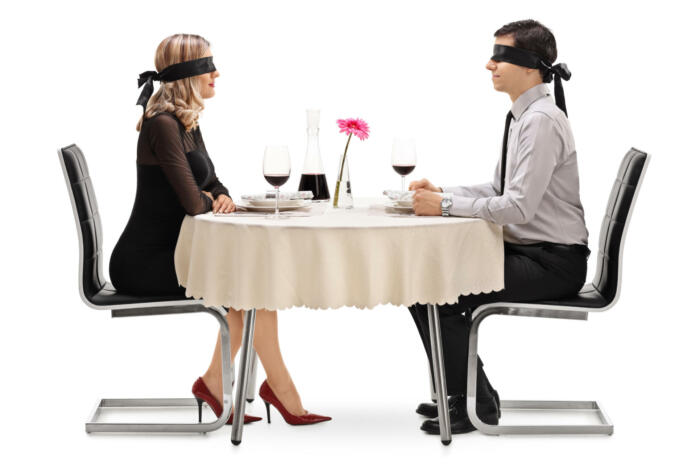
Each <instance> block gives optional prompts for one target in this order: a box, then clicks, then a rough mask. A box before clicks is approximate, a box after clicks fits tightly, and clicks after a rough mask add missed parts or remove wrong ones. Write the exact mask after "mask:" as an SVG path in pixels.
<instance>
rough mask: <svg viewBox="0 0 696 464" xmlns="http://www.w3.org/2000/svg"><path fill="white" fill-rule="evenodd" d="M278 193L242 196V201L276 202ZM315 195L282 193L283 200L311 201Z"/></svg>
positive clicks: (273, 191) (303, 192)
mask: <svg viewBox="0 0 696 464" xmlns="http://www.w3.org/2000/svg"><path fill="white" fill-rule="evenodd" d="M275 197H276V191H275V190H268V191H267V192H266V193H255V194H250V195H242V200H275ZM313 197H314V194H313V193H312V192H311V191H310V190H302V191H300V192H280V196H279V198H280V199H281V200H311V199H312V198H313Z"/></svg>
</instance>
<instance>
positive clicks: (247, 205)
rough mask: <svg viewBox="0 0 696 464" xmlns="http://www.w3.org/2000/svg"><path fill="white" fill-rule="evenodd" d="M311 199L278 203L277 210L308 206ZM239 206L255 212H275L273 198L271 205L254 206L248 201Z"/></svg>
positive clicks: (291, 209)
mask: <svg viewBox="0 0 696 464" xmlns="http://www.w3.org/2000/svg"><path fill="white" fill-rule="evenodd" d="M311 204H312V201H311V200H303V201H302V203H300V204H296V205H285V206H281V205H278V211H294V210H296V209H300V208H306V207H308V206H311ZM239 206H240V207H241V208H244V209H245V210H246V211H255V212H260V213H274V212H275V200H273V205H272V206H256V205H252V204H250V203H246V202H244V203H241V204H240V205H239Z"/></svg>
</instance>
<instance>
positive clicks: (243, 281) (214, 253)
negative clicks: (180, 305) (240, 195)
mask: <svg viewBox="0 0 696 464" xmlns="http://www.w3.org/2000/svg"><path fill="white" fill-rule="evenodd" d="M389 211H391V212H393V211H394V210H391V209H389V208H386V209H385V207H384V201H382V200H379V199H357V200H356V207H355V208H353V209H349V210H344V209H334V208H332V207H331V205H328V204H326V203H316V204H314V205H313V206H312V208H311V209H309V211H307V210H305V211H304V212H301V210H298V212H294V213H290V214H288V216H289V217H287V218H282V219H269V218H267V217H265V215H262V214H252V213H239V214H233V215H224V216H223V215H219V216H218V215H213V214H212V213H208V214H202V215H198V216H195V217H192V216H187V217H185V218H184V221H183V223H182V225H181V231H180V233H179V240H178V242H177V247H176V252H175V256H174V261H175V266H176V273H177V277H178V280H179V284H180V285H182V286H183V287H186V296H188V297H194V298H200V299H203V301H204V304H205V305H206V306H225V307H229V308H234V309H237V310H246V311H247V314H246V317H245V318H244V319H245V323H244V330H243V337H242V347H241V359H240V364H241V368H240V369H239V374H238V377H239V378H238V382H237V392H236V397H235V410H236V413H235V415H234V421H233V422H234V423H233V426H232V442H233V443H235V444H239V443H240V442H241V436H242V422H241V418H242V417H244V401H243V399H244V398H246V385H247V382H246V379H247V377H248V375H249V371H250V362H249V359H250V351H251V346H252V337H251V334H253V333H254V332H253V327H254V321H255V314H256V309H257V308H258V309H268V310H279V309H286V308H292V307H301V306H305V307H308V308H314V309H328V308H340V307H344V306H355V307H358V308H372V307H374V306H377V305H380V304H393V305H404V306H410V305H413V304H415V303H424V304H427V305H428V319H429V325H430V332H431V334H432V337H431V343H432V352H433V360H432V362H433V366H432V369H433V370H432V372H433V376H434V379H435V382H434V384H435V385H434V387H435V391H436V394H437V398H438V408H439V417H441V418H443V420H442V421H441V427H440V431H441V439H442V442H443V443H445V444H448V443H449V442H450V441H451V434H450V427H449V414H445V411H444V410H443V409H444V406H443V405H445V404H447V403H446V398H447V392H446V384H445V372H444V367H443V362H442V345H441V336H440V323H439V317H438V313H437V305H438V304H445V303H454V302H456V301H457V299H458V297H459V295H462V294H469V293H480V292H491V291H497V290H501V289H502V288H503V284H504V279H503V260H504V253H503V233H502V227H500V226H497V225H494V224H491V223H489V222H487V221H484V220H481V219H474V218H455V217H424V216H414V215H408V214H389V213H388V212H389ZM238 419H239V420H238Z"/></svg>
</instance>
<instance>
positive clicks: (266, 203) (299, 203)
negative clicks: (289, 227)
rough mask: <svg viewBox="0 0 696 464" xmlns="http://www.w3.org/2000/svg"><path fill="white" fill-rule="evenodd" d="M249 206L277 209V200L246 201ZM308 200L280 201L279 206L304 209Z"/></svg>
mask: <svg viewBox="0 0 696 464" xmlns="http://www.w3.org/2000/svg"><path fill="white" fill-rule="evenodd" d="M245 201H246V202H247V203H248V204H249V205H251V206H258V207H269V208H273V209H275V204H276V201H275V198H273V199H268V198H266V199H258V200H256V199H255V200H252V199H249V200H245ZM307 201H308V200H278V206H279V207H283V208H285V207H288V206H296V207H302V206H305V203H306V202H307Z"/></svg>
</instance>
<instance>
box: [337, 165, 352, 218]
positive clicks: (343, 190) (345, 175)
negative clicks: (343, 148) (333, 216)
mask: <svg viewBox="0 0 696 464" xmlns="http://www.w3.org/2000/svg"><path fill="white" fill-rule="evenodd" d="M333 207H334V208H343V209H350V208H352V207H353V192H352V191H351V188H350V169H349V168H348V154H342V155H341V158H340V159H339V160H338V175H337V176H336V188H335V189H334V198H333Z"/></svg>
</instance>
